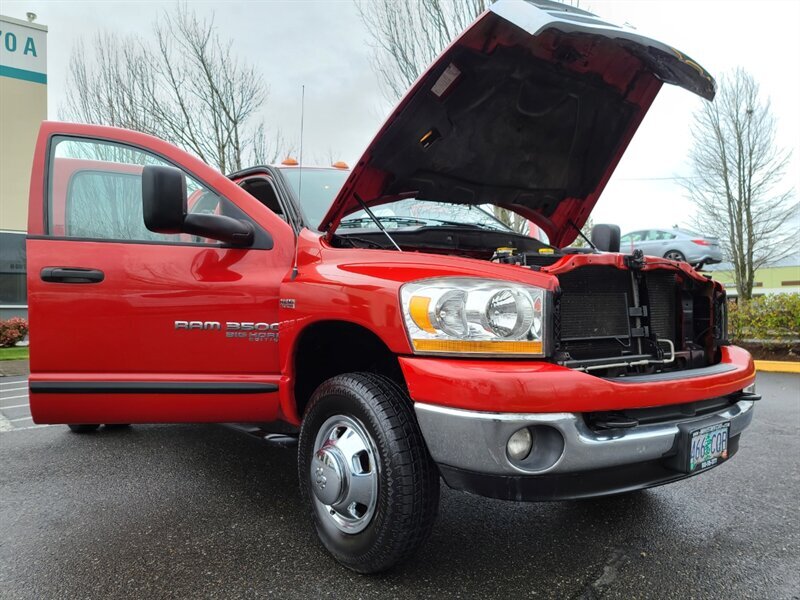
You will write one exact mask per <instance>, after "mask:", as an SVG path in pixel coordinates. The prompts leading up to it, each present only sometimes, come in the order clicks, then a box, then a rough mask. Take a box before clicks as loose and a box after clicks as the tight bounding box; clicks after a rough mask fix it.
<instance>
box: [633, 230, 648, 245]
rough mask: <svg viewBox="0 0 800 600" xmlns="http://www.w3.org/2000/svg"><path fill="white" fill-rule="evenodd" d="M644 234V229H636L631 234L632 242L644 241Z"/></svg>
mask: <svg viewBox="0 0 800 600" xmlns="http://www.w3.org/2000/svg"><path fill="white" fill-rule="evenodd" d="M644 234H645V232H644V231H634V232H633V233H631V234H630V236H631V242H634V243H635V242H641V241H644Z"/></svg>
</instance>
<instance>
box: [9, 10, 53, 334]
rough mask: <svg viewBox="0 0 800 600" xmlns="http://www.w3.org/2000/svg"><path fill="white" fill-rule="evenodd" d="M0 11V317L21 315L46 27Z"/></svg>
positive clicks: (43, 113)
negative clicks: (29, 199)
mask: <svg viewBox="0 0 800 600" xmlns="http://www.w3.org/2000/svg"><path fill="white" fill-rule="evenodd" d="M35 18H36V15H34V14H32V13H28V20H27V21H23V20H20V19H14V18H11V17H5V16H2V15H0V319H7V318H9V317H12V316H23V317H24V316H27V312H28V300H27V294H26V286H25V232H26V230H27V226H28V186H29V184H30V177H31V164H32V162H33V152H34V147H35V145H36V136H37V134H38V132H39V124H40V123H41V122H42V121H43V120H45V119H46V118H47V27H45V26H43V25H39V24H38V23H35V22H34V20H35Z"/></svg>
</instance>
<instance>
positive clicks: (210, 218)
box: [142, 165, 255, 247]
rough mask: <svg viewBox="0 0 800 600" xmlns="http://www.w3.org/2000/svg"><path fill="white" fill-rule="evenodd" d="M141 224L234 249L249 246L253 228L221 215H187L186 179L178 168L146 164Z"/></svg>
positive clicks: (143, 176) (159, 231)
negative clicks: (211, 241)
mask: <svg viewBox="0 0 800 600" xmlns="http://www.w3.org/2000/svg"><path fill="white" fill-rule="evenodd" d="M142 213H143V215H144V224H145V226H146V227H147V228H148V229H149V230H150V231H155V232H156V233H188V234H191V235H197V236H200V237H204V238H210V239H212V240H219V241H221V242H225V243H227V244H231V245H233V246H243V247H246V246H252V245H253V239H254V237H255V229H254V228H253V225H252V224H251V223H249V222H247V221H241V220H239V219H233V218H231V217H226V216H224V215H206V214H200V213H198V214H188V211H187V196H186V178H185V177H184V175H183V173H182V172H181V171H180V170H179V169H175V168H173V167H164V166H157V165H147V166H145V167H144V169H143V170H142Z"/></svg>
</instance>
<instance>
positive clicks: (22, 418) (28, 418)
mask: <svg viewBox="0 0 800 600" xmlns="http://www.w3.org/2000/svg"><path fill="white" fill-rule="evenodd" d="M17 421H33V417H32V416H30V415H28V416H27V417H19V418H18V419H9V420H8V422H9V423H16V422H17Z"/></svg>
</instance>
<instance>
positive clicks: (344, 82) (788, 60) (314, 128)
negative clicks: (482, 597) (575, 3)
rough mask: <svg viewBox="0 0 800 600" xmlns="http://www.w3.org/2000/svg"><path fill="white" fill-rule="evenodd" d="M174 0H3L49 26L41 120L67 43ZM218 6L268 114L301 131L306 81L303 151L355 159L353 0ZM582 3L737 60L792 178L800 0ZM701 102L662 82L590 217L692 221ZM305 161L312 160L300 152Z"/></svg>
mask: <svg viewBox="0 0 800 600" xmlns="http://www.w3.org/2000/svg"><path fill="white" fill-rule="evenodd" d="M173 5H174V3H172V2H123V1H115V2H80V1H74V0H73V1H70V2H56V1H50V2H45V1H41V0H30V1H17V0H3V2H2V5H0V11H2V13H3V14H5V15H8V16H12V17H17V18H22V19H24V18H25V13H26V12H28V11H32V12H35V13H37V15H38V20H37V22H38V23H41V24H44V25H47V26H48V27H49V34H48V84H49V100H48V106H49V118H51V119H55V118H57V115H58V107H59V105H60V104H61V103H62V102H63V98H64V92H65V86H66V67H67V63H68V60H69V55H70V52H71V51H72V48H73V45H74V44H75V42H76V41H77V40H79V39H83V40H85V41H87V42H90V41H91V38H92V37H93V36H94V35H95V34H96V33H97V32H100V31H103V30H108V31H111V32H114V33H116V34H142V35H149V32H150V31H151V29H152V27H151V26H152V23H153V22H154V21H155V20H156V19H157V18H158V15H159V12H160V11H161V10H163V9H165V8H167V9H169V8H171V7H172V6H173ZM191 5H192V6H194V7H195V8H196V10H197V11H198V12H200V13H202V14H211V13H212V12H214V13H215V15H216V16H215V22H216V24H217V26H218V28H219V30H220V32H221V33H222V34H223V35H224V36H229V37H231V38H233V39H234V48H235V49H236V51H237V52H238V53H239V55H240V56H242V57H243V58H245V59H246V60H248V61H250V62H251V63H253V64H255V65H256V66H257V67H258V68H259V69H260V70H261V71H262V72H263V74H264V77H265V80H266V81H267V82H268V84H269V86H270V97H269V101H268V103H267V106H266V109H265V118H266V120H267V122H268V124H269V125H270V126H271V127H276V128H279V129H280V130H281V132H282V134H283V135H284V137H286V138H287V139H289V140H292V141H295V143H296V140H297V139H298V137H299V136H298V131H299V124H300V110H299V103H300V87H301V85H303V84H305V86H306V116H305V141H304V144H305V149H306V150H305V152H306V155H307V156H309V157H311V158H315V159H316V161H317V162H319V161H323V160H327V157H328V156H329V154H332V155H333V156H335V157H337V158H341V159H343V160H345V161H347V162H348V163H350V164H352V163H353V162H355V160H356V159H357V158H358V157H359V156H360V155H361V152H362V151H363V149H364V148H365V146H366V145H367V144H368V143H369V141H370V140H371V139H372V136H373V134H374V133H375V131H376V130H377V129H378V127H379V126H380V124H381V122H382V121H383V119H384V118H385V117H386V115H387V113H388V112H389V110H390V108H391V106H389V105H388V104H387V103H386V101H385V99H384V97H383V95H382V94H381V91H380V87H379V84H378V80H377V77H376V75H375V74H374V72H373V71H372V68H371V66H370V55H371V49H370V48H369V46H368V39H367V34H366V31H365V30H364V27H363V26H362V24H361V22H360V21H359V19H358V15H357V12H356V10H355V8H354V5H353V3H352V2H351V1H350V0H341V1H328V2H316V1H307V2H303V1H294V2H284V1H272V2H256V1H251V2H222V1H219V0H218V1H215V2H201V1H195V2H191ZM581 8H585V9H588V10H591V11H592V12H594V13H597V14H598V15H601V16H603V17H605V18H607V19H609V20H611V21H613V22H617V23H626V22H627V23H629V24H631V25H633V26H635V27H636V28H637V29H638V30H639V31H640V32H641V33H644V34H646V35H649V36H651V37H654V38H656V39H658V40H660V41H663V42H665V43H668V44H670V45H672V46H674V47H676V48H678V49H680V50H681V51H683V52H684V53H686V54H688V55H689V56H691V57H692V58H694V59H695V60H696V61H698V62H699V63H700V64H702V65H703V66H704V67H705V68H706V69H707V70H708V71H709V72H711V73H712V75H714V76H715V77H717V79H719V78H720V76H721V75H722V74H723V73H725V72H727V71H729V70H730V69H732V68H734V67H736V66H741V67H744V68H745V69H746V70H747V71H749V72H750V73H751V74H752V75H753V76H754V77H755V78H756V80H757V81H758V82H759V83H760V84H761V91H762V93H763V94H764V95H765V96H767V97H769V98H770V99H771V101H772V106H773V109H774V112H775V114H776V116H777V119H778V125H779V133H778V141H779V143H780V144H781V145H783V146H784V147H787V148H791V149H793V151H794V156H793V160H792V166H791V171H790V173H789V175H788V176H787V179H786V185H791V186H792V187H794V188H795V189H797V188H798V187H800V186H798V181H799V180H800V168H798V165H800V108H799V107H800V67H798V65H800V2H797V1H795V0H777V1H773V2H766V1H760V2H757V3H756V2H752V1H748V2H736V1H731V0H724V1H723V0H706V1H700V0H694V1H689V0H663V1H661V0H648V1H647V2H644V1H642V0H638V1H635V0H629V1H613V0H586V1H584V2H581ZM702 102H703V100H701V99H700V98H698V97H697V96H694V95H693V94H691V93H689V92H686V91H685V90H683V89H679V88H675V87H673V86H669V85H665V86H664V87H663V88H662V91H661V93H660V94H659V96H658V98H656V101H655V103H654V105H653V107H652V108H651V110H650V112H649V113H648V115H647V117H646V119H645V121H644V123H643V124H642V126H641V127H640V129H639V131H638V132H637V134H636V137H635V138H634V140H633V142H632V143H631V145H630V147H629V148H628V151H627V153H626V155H625V157H624V158H623V160H622V162H621V163H620V165H619V167H618V168H617V171H616V173H615V174H614V177H613V178H612V180H611V182H610V183H609V185H608V187H607V188H606V190H605V192H604V194H603V196H602V198H601V199H600V202H599V203H598V205H597V207H596V208H595V212H594V215H593V218H594V221H595V223H602V222H608V223H617V224H619V225H620V226H621V227H622V228H623V230H628V231H630V230H632V229H638V228H644V227H664V226H667V227H669V226H672V225H673V224H688V222H689V221H690V217H691V213H692V212H693V208H692V205H691V203H690V202H689V201H688V200H686V199H685V198H684V192H683V190H682V188H681V187H680V186H679V185H677V183H676V181H675V178H676V177H680V176H684V175H687V174H688V172H689V167H688V163H687V162H686V156H687V153H688V150H689V147H690V143H691V139H690V127H691V117H692V113H693V112H694V111H695V110H697V109H698V107H699V106H700V104H701V103H702ZM307 162H308V161H307Z"/></svg>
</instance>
